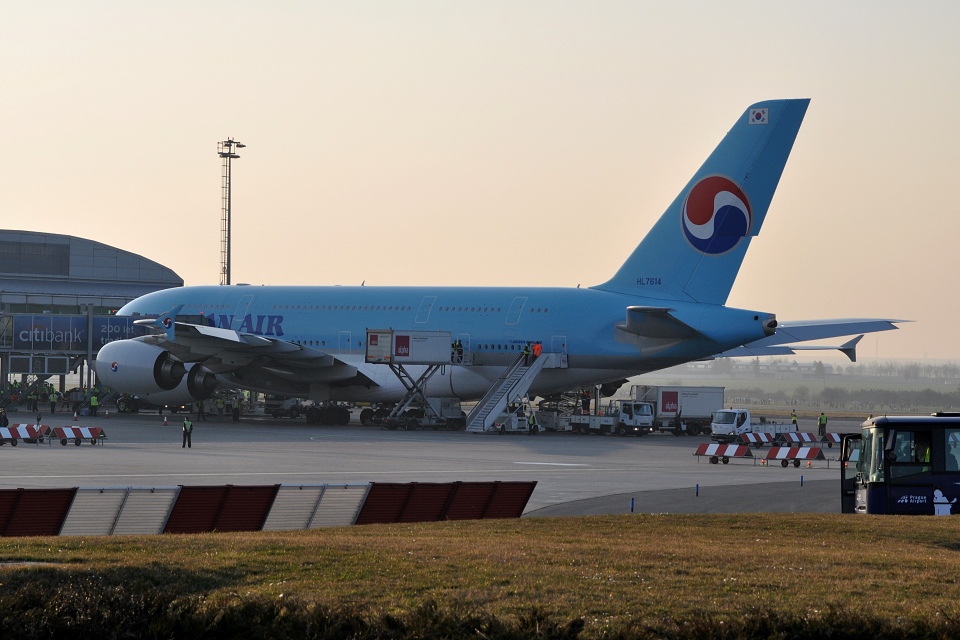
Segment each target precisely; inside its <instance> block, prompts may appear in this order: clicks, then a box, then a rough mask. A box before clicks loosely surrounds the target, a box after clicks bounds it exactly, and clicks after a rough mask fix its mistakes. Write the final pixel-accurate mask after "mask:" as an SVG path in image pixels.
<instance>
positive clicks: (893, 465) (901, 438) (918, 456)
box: [886, 429, 930, 478]
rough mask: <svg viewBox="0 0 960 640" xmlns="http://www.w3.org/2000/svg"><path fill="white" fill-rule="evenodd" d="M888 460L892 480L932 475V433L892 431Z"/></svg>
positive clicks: (906, 430) (887, 454)
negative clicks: (922, 474)
mask: <svg viewBox="0 0 960 640" xmlns="http://www.w3.org/2000/svg"><path fill="white" fill-rule="evenodd" d="M886 460H887V463H888V464H889V465H890V478H902V477H903V476H912V475H916V474H918V473H930V432H929V431H911V430H908V429H896V430H891V431H890V442H889V445H888V447H887V453H886Z"/></svg>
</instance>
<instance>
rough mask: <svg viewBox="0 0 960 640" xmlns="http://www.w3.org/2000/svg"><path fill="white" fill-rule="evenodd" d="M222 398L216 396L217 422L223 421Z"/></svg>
mask: <svg viewBox="0 0 960 640" xmlns="http://www.w3.org/2000/svg"><path fill="white" fill-rule="evenodd" d="M224 406H225V405H224V402H223V398H217V422H223V408H224Z"/></svg>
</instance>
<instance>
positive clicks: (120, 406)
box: [117, 398, 130, 413]
mask: <svg viewBox="0 0 960 640" xmlns="http://www.w3.org/2000/svg"><path fill="white" fill-rule="evenodd" d="M117 411H119V412H120V413H130V407H129V403H128V402H127V399H126V398H117Z"/></svg>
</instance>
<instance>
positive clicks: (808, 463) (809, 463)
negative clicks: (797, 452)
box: [807, 460, 813, 469]
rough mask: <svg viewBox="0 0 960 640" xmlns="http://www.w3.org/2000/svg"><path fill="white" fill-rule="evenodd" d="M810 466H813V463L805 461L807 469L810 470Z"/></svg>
mask: <svg viewBox="0 0 960 640" xmlns="http://www.w3.org/2000/svg"><path fill="white" fill-rule="evenodd" d="M812 466H813V462H811V461H810V460H807V469H809V468H811V467H812Z"/></svg>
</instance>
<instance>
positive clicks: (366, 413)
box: [360, 407, 374, 427]
mask: <svg viewBox="0 0 960 640" xmlns="http://www.w3.org/2000/svg"><path fill="white" fill-rule="evenodd" d="M373 414H374V411H373V409H371V408H369V407H367V408H366V409H364V410H363V411H361V412H360V424H362V425H363V426H365V427H369V426H370V425H371V424H373Z"/></svg>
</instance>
